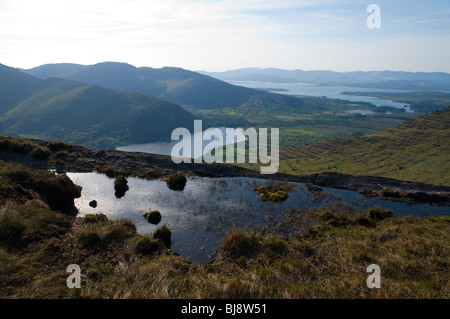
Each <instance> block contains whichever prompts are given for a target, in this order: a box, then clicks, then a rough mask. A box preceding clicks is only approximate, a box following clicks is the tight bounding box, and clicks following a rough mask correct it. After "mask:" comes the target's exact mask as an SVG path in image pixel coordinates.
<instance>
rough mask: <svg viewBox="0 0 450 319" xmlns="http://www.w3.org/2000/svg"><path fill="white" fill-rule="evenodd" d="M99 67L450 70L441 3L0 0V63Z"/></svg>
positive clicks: (445, 2)
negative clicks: (375, 21)
mask: <svg viewBox="0 0 450 319" xmlns="http://www.w3.org/2000/svg"><path fill="white" fill-rule="evenodd" d="M372 3H373V4H378V5H379V7H380V8H381V28H379V29H369V28H368V27H367V24H366V20H367V18H368V17H369V15H370V13H367V12H366V9H367V6H368V5H369V4H372ZM103 61H117V62H127V63H130V64H133V65H135V66H150V67H162V66H178V67H182V68H186V69H191V70H205V71H224V70H228V69H236V68H242V67H261V68H265V67H277V68H285V69H304V70H325V69H326V70H335V71H354V70H364V71H366V70H404V71H428V72H431V71H433V72H434V71H444V72H450V1H449V0H427V1H424V0H370V1H364V0H271V1H269V0H39V1H37V0H0V63H2V64H6V65H9V66H13V67H22V68H30V67H34V66H37V65H41V64H45V63H57V62H72V63H80V64H94V63H97V62H103Z"/></svg>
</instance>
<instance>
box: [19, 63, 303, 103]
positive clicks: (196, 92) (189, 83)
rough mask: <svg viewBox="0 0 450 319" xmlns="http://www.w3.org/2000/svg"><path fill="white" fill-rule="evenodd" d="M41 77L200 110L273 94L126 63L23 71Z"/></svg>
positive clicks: (194, 74) (49, 66) (50, 66)
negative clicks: (108, 89)
mask: <svg viewBox="0 0 450 319" xmlns="http://www.w3.org/2000/svg"><path fill="white" fill-rule="evenodd" d="M26 72H27V73H29V74H31V75H34V76H37V77H41V78H49V77H61V78H65V79H69V80H74V81H79V82H83V83H89V84H96V85H102V86H106V87H110V88H114V89H119V90H127V91H134V92H140V93H145V94H150V95H153V96H156V97H159V98H161V99H164V100H167V101H170V102H173V103H177V104H181V105H186V106H191V107H195V108H201V109H214V108H222V107H231V106H240V105H242V104H244V103H249V102H250V103H251V101H252V99H255V97H257V98H258V99H259V100H262V101H263V102H264V101H265V100H266V99H267V100H268V103H271V102H270V100H272V99H273V98H274V96H278V95H277V94H273V93H268V92H264V91H260V90H254V89H249V88H244V87H241V86H236V85H231V84H229V83H226V82H223V81H220V80H218V79H215V78H212V77H210V76H207V75H203V74H200V73H197V72H192V71H188V70H184V69H181V68H174V67H164V68H161V69H154V68H149V67H142V68H136V67H134V66H132V65H129V64H126V63H116V62H104V63H98V64H95V65H89V66H81V65H74V64H62V65H58V64H56V65H55V64H47V65H42V66H39V67H37V68H33V69H30V70H26ZM278 99H279V100H280V103H281V105H288V106H291V107H292V106H293V107H299V106H301V105H302V104H301V101H299V99H297V98H295V97H290V96H280V97H279V98H278Z"/></svg>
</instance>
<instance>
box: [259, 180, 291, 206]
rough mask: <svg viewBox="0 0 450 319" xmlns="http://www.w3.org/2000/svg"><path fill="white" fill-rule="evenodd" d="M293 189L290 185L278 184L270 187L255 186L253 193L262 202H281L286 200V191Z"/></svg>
mask: <svg viewBox="0 0 450 319" xmlns="http://www.w3.org/2000/svg"><path fill="white" fill-rule="evenodd" d="M293 188H294V185H292V184H286V183H278V184H276V185H272V186H257V187H255V188H254V191H255V192H257V193H258V194H259V196H261V199H262V200H263V201H264V202H281V201H284V200H286V199H287V198H288V193H287V192H288V191H291V190H292V189H293Z"/></svg>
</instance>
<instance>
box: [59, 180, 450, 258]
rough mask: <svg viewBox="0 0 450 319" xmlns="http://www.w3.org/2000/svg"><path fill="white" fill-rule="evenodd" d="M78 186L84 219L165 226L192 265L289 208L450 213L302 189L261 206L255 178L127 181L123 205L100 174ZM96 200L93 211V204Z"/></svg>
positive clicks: (143, 227)
mask: <svg viewBox="0 0 450 319" xmlns="http://www.w3.org/2000/svg"><path fill="white" fill-rule="evenodd" d="M67 175H68V176H69V177H70V178H71V179H72V180H73V182H74V183H75V184H77V185H80V186H82V187H83V190H82V194H81V197H80V198H79V199H76V200H75V205H76V206H77V208H78V209H79V211H80V215H81V216H84V215H86V214H91V213H103V214H105V215H107V216H109V217H111V218H114V219H116V218H125V219H128V220H130V221H132V222H133V223H134V224H135V225H136V228H137V231H138V232H139V233H141V234H149V235H150V234H151V233H152V232H153V231H154V230H155V229H156V228H157V227H159V226H161V225H164V224H166V225H167V226H169V227H170V228H171V229H172V249H173V250H174V251H176V252H177V253H179V254H180V255H182V256H185V257H188V258H189V259H190V260H192V261H197V262H206V261H207V260H208V256H210V255H212V254H213V252H214V251H215V250H217V248H218V245H219V243H220V241H221V239H222V238H223V236H224V234H225V233H226V231H228V230H229V229H231V228H246V227H247V226H249V225H250V224H252V225H254V226H256V227H262V226H265V225H266V223H267V220H266V215H268V214H271V215H273V216H275V217H281V213H282V212H283V211H284V210H286V209H288V208H302V207H320V206H323V205H325V204H327V203H336V202H345V203H349V204H351V205H353V206H355V207H358V208H362V209H367V208H368V207H371V206H382V207H384V208H390V209H392V210H393V211H394V213H395V214H397V215H407V214H410V215H416V216H428V215H431V214H434V215H443V214H448V213H449V211H448V210H449V209H448V207H433V206H430V205H426V204H423V205H422V204H421V205H411V206H408V205H406V204H405V203H396V202H388V201H381V200H375V199H367V198H365V197H363V196H361V195H360V194H359V193H358V192H354V191H347V190H341V189H332V188H323V192H324V193H325V194H326V196H324V197H323V198H322V199H317V196H316V195H314V194H313V193H311V192H309V191H307V190H306V187H305V185H304V184H301V183H296V187H295V190H294V191H292V192H289V197H288V199H287V200H286V201H284V202H281V203H270V202H262V201H261V199H260V197H259V195H258V194H257V193H256V192H254V191H253V189H254V187H255V186H261V185H267V184H269V183H271V181H268V180H264V179H254V178H231V177H230V178H221V179H213V178H193V179H191V178H190V179H188V182H187V184H186V187H185V189H184V191H182V192H176V191H172V190H170V189H169V188H168V187H167V186H166V184H165V182H164V181H161V180H152V181H148V180H143V179H137V178H128V185H129V188H130V189H129V191H128V192H127V193H126V194H125V196H124V197H122V198H121V199H117V198H116V197H115V196H114V179H110V178H108V177H106V176H105V175H101V174H96V173H68V174H67ZM94 199H95V200H97V203H98V206H97V207H96V208H95V209H94V208H92V207H90V206H89V202H90V201H91V200H94ZM150 210H159V211H160V212H161V215H162V219H161V223H160V224H159V225H158V226H155V225H152V224H149V223H148V222H147V221H146V220H145V219H144V217H143V216H142V215H143V214H144V213H146V212H148V211H150Z"/></svg>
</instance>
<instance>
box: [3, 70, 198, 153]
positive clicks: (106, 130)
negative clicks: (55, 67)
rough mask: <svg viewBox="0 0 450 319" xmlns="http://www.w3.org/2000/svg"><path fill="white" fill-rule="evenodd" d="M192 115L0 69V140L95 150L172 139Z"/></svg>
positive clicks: (131, 95)
mask: <svg viewBox="0 0 450 319" xmlns="http://www.w3.org/2000/svg"><path fill="white" fill-rule="evenodd" d="M193 120H194V118H193V115H192V114H191V113H189V112H187V111H186V110H184V109H183V108H182V107H180V106H179V105H177V104H174V103H170V102H166V101H163V100H161V99H158V98H155V97H153V96H150V95H146V94H142V93H135V92H125V91H119V90H115V89H111V88H106V87H101V86H97V85H89V84H84V83H80V82H75V81H69V80H64V79H59V78H50V79H46V80H43V79H39V78H37V77H34V76H31V75H29V74H26V73H24V72H21V71H19V70H17V69H14V68H10V67H7V66H5V65H1V64H0V134H2V135H12V136H23V137H35V138H43V139H48V140H61V141H65V142H70V143H74V144H79V145H85V146H89V147H93V148H114V147H115V146H117V145H126V144H134V143H148V142H153V141H164V140H168V139H170V136H171V132H172V130H173V129H174V128H176V127H180V126H181V127H186V128H190V127H191V126H193Z"/></svg>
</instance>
